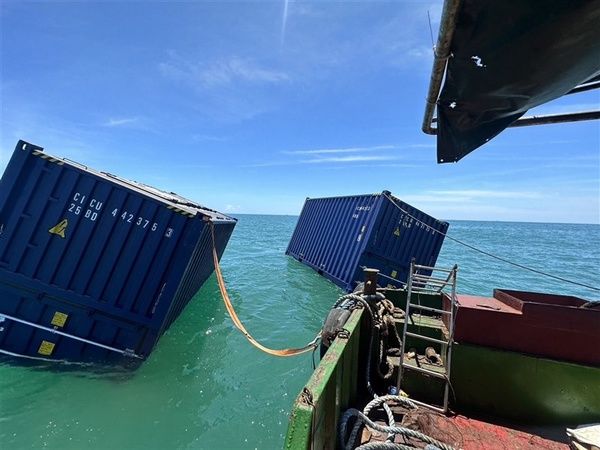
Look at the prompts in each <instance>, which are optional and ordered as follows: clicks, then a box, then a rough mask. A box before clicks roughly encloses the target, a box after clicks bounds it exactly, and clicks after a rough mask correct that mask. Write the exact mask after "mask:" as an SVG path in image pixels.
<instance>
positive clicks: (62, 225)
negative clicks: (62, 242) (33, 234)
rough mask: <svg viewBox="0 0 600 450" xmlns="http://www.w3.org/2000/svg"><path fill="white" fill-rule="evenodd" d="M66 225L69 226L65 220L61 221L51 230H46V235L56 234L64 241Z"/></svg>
mask: <svg viewBox="0 0 600 450" xmlns="http://www.w3.org/2000/svg"><path fill="white" fill-rule="evenodd" d="M68 224H69V222H67V219H63V220H61V221H60V222H59V223H57V224H56V225H54V226H53V227H52V228H50V229H49V230H48V233H52V234H56V235H58V236H60V237H61V238H63V239H64V237H65V230H66V229H67V225H68Z"/></svg>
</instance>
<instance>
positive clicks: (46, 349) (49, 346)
mask: <svg viewBox="0 0 600 450" xmlns="http://www.w3.org/2000/svg"><path fill="white" fill-rule="evenodd" d="M54 345H55V344H54V343H53V342H48V341H42V343H41V345H40V348H39V350H38V353H39V354H40V355H46V356H48V355H51V354H52V352H53V351H54Z"/></svg>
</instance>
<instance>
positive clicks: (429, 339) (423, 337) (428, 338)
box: [406, 331, 450, 345]
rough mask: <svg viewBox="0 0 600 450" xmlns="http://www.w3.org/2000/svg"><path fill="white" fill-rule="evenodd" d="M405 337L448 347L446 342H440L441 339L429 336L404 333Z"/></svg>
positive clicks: (448, 343)
mask: <svg viewBox="0 0 600 450" xmlns="http://www.w3.org/2000/svg"><path fill="white" fill-rule="evenodd" d="M406 335H407V336H412V337H415V338H419V339H423V340H425V341H429V342H435V343H437V344H442V345H450V342H448V341H442V340H441V339H436V338H432V337H429V336H423V335H422V334H417V333H411V332H409V331H407V332H406Z"/></svg>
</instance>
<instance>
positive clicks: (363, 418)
mask: <svg viewBox="0 0 600 450" xmlns="http://www.w3.org/2000/svg"><path fill="white" fill-rule="evenodd" d="M389 401H394V402H398V403H402V404H404V405H405V406H408V407H409V408H411V409H417V406H416V405H415V404H414V403H413V402H411V401H410V400H408V399H407V398H404V397H401V396H398V395H384V396H383V397H379V398H376V399H374V400H372V401H371V402H369V404H367V406H366V407H365V409H364V413H363V412H360V411H359V410H358V409H354V408H350V409H348V410H347V411H346V412H345V413H344V415H343V416H342V425H341V426H340V432H339V437H340V442H341V443H342V445H343V447H344V449H346V450H348V449H350V448H352V445H353V444H354V440H352V438H353V437H354V438H355V437H356V436H355V435H354V433H352V434H351V435H350V438H349V439H348V440H346V438H345V436H346V424H347V423H348V420H349V419H350V418H351V417H356V421H357V423H364V424H365V425H366V426H368V427H369V428H371V429H373V430H376V431H380V432H382V433H390V434H393V435H401V436H406V437H410V438H414V439H418V440H420V441H422V442H425V443H427V444H431V445H434V446H435V447H437V448H439V449H440V450H454V447H452V446H450V445H447V444H444V443H443V442H440V441H438V440H436V439H433V438H431V437H429V436H427V435H426V434H423V433H419V432H418V431H415V430H411V429H410V428H405V427H396V426H383V425H378V424H376V423H375V422H373V421H372V420H371V419H369V417H368V414H369V412H370V411H371V409H372V408H373V407H375V406H379V405H380V404H383V405H386V404H387V403H386V402H389ZM408 448H412V449H414V447H408V446H406V445H403V444H396V443H390V442H378V443H369V444H364V445H361V446H360V447H357V449H356V450H366V449H402V450H404V449H408Z"/></svg>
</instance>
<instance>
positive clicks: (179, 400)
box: [0, 215, 600, 450]
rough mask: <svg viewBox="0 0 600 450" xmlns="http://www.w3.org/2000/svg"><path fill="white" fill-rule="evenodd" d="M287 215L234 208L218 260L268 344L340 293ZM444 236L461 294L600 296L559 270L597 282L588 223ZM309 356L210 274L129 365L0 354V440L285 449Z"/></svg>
mask: <svg viewBox="0 0 600 450" xmlns="http://www.w3.org/2000/svg"><path fill="white" fill-rule="evenodd" d="M296 221H297V217H292V216H257V215H242V216H240V217H239V222H238V225H237V227H236V229H235V231H234V234H233V236H232V239H231V241H230V243H229V245H228V247H227V249H226V251H225V253H224V255H223V258H222V261H221V268H222V271H223V275H224V278H225V283H226V285H227V289H228V292H229V296H230V298H231V300H232V302H233V304H234V306H235V309H236V311H237V313H238V316H239V318H240V319H241V321H242V322H243V323H244V325H245V327H246V328H247V330H248V331H249V332H250V334H252V335H253V336H254V338H255V339H257V340H258V341H259V342H261V343H262V344H264V345H266V346H267V347H271V348H288V347H301V346H304V345H305V344H306V343H308V342H309V341H311V340H312V339H313V338H314V337H315V335H316V334H317V333H318V331H319V329H320V327H321V325H322V322H323V319H324V317H325V316H326V314H327V312H328V311H329V309H330V307H331V305H332V304H333V303H334V302H335V300H336V299H337V298H338V296H340V295H342V294H343V292H342V291H341V290H340V289H339V288H337V287H336V286H334V285H333V284H332V283H331V282H329V281H328V280H327V279H325V278H323V277H321V276H319V275H318V274H316V273H315V272H314V271H313V270H311V269H310V268H308V267H306V266H304V265H302V264H300V263H298V262H297V261H295V260H294V259H292V258H291V257H288V256H285V249H286V247H287V244H288V242H289V239H290V237H291V234H292V232H293V229H294V226H295V224H296ZM448 236H449V238H453V239H455V240H451V239H449V238H446V241H445V243H444V246H443V248H442V252H441V254H440V257H439V259H438V264H439V265H443V266H446V267H450V266H452V265H453V264H455V263H457V264H458V265H459V272H458V280H459V281H458V288H459V292H461V293H468V294H475V295H491V293H492V289H493V288H506V289H521V290H536V291H541V292H555V293H562V294H566V295H576V296H580V297H583V298H586V299H589V300H600V294H599V292H598V290H594V289H589V288H586V287H583V286H578V285H574V284H571V283H570V282H568V281H565V280H572V281H575V282H577V283H580V284H584V285H589V286H593V287H598V286H599V285H600V275H599V274H600V255H599V252H598V249H599V248H600V226H598V225H571V224H569V225H563V224H531V223H507V222H464V221H459V222H452V221H451V224H450V230H449V234H448ZM464 244H468V245H470V246H472V247H476V248H477V249H478V250H480V251H475V250H473V249H472V248H469V247H467V246H465V245H464ZM482 252H485V253H482ZM490 255H494V256H496V257H498V258H502V259H505V260H509V261H512V262H515V263H518V264H520V265H522V266H526V267H530V268H533V269H535V270H537V271H538V272H544V273H549V274H553V275H555V276H558V277H560V278H561V279H562V280H559V279H555V278H550V277H546V276H542V275H540V274H539V273H535V272H531V271H528V270H524V269H522V268H519V267H517V266H515V265H511V264H507V263H505V262H502V261H501V260H500V259H497V258H494V257H491V256H490ZM313 358H314V359H316V358H317V355H314V356H313V355H311V354H310V353H309V354H304V355H301V356H297V357H288V358H281V357H275V356H271V355H268V354H266V353H263V352H261V351H260V350H258V349H256V348H255V347H253V346H252V345H251V344H250V343H249V342H248V341H247V340H246V338H245V337H244V336H243V335H242V334H241V333H240V332H239V331H238V330H237V328H235V326H234V324H233V323H232V321H231V319H230V317H229V316H228V314H227V311H226V309H225V307H224V305H223V301H222V299H221V295H220V293H219V288H218V284H217V281H216V278H215V276H214V275H213V276H212V277H211V278H210V279H209V280H208V281H207V282H206V283H205V284H204V286H203V287H202V289H201V290H200V292H198V294H197V296H196V297H195V299H194V300H193V301H192V302H191V303H190V304H189V305H188V307H187V308H186V309H185V310H184V311H183V313H182V315H181V316H180V317H179V319H178V320H177V321H176V322H175V323H174V324H173V326H172V327H171V329H170V330H169V331H168V332H167V333H166V334H165V335H164V336H163V337H162V339H161V340H160V342H159V344H158V346H157V348H156V350H155V351H154V352H153V353H152V355H151V356H150V358H149V359H148V361H146V362H145V363H144V364H143V365H142V366H141V367H140V368H139V369H138V370H137V371H135V372H134V373H126V372H119V371H108V372H104V373H99V372H96V371H94V372H91V371H89V370H86V369H84V368H81V367H78V366H69V367H56V366H46V367H31V366H29V367H28V366H23V365H15V364H8V363H6V362H2V363H0V448H2V449H3V450H4V449H43V448H46V449H281V448H282V447H283V442H284V437H285V433H286V429H287V423H288V418H289V412H290V410H291V407H292V404H293V402H294V400H295V398H296V396H297V395H298V393H299V392H300V390H301V388H302V386H303V385H304V383H305V382H306V380H307V379H308V377H309V376H310V374H311V372H312V370H313Z"/></svg>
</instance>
